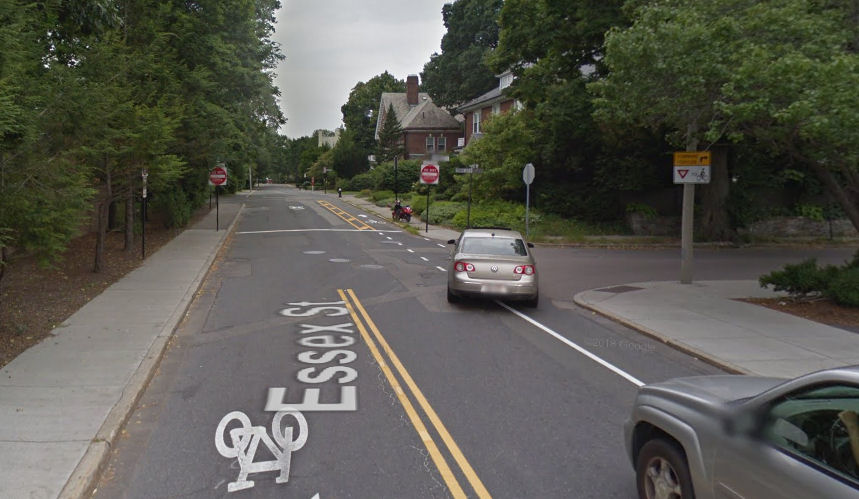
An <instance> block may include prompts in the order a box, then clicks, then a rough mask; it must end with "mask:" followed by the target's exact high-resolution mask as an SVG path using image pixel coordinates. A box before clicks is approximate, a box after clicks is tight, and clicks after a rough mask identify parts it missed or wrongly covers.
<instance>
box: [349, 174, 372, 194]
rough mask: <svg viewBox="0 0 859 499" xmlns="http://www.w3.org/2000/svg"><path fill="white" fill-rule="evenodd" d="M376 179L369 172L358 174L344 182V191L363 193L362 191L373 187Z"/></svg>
mask: <svg viewBox="0 0 859 499" xmlns="http://www.w3.org/2000/svg"><path fill="white" fill-rule="evenodd" d="M375 182H376V179H375V178H373V174H372V173H370V172H366V173H359V174H358V175H355V176H354V177H352V178H351V179H349V180H347V181H345V182H344V187H343V189H344V190H347V191H363V190H364V189H372V188H373V187H375Z"/></svg>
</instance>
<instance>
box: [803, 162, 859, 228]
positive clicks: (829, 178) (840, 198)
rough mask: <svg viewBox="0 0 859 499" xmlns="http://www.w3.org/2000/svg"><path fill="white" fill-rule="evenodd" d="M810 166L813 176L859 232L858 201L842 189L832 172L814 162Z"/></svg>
mask: <svg viewBox="0 0 859 499" xmlns="http://www.w3.org/2000/svg"><path fill="white" fill-rule="evenodd" d="M810 164H811V169H812V170H813V171H814V174H815V175H817V178H819V179H820V181H821V182H823V185H825V186H826V190H827V191H829V193H830V194H832V196H833V197H834V198H835V200H836V201H837V202H838V205H839V206H840V207H841V209H842V210H844V213H845V214H847V218H849V219H850V222H852V223H853V227H855V228H856V230H859V202H857V201H859V200H856V199H853V197H855V196H853V195H852V194H851V192H850V191H848V190H846V189H844V188H843V187H842V185H841V183H840V182H839V181H838V179H837V178H835V175H833V174H832V170H830V169H829V168H827V167H825V166H823V165H821V164H819V163H817V162H815V161H811V162H810ZM848 185H849V184H848Z"/></svg>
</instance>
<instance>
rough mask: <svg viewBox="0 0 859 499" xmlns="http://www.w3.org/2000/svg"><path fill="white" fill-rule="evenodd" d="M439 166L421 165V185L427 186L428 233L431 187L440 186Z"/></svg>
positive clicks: (427, 227)
mask: <svg viewBox="0 0 859 499" xmlns="http://www.w3.org/2000/svg"><path fill="white" fill-rule="evenodd" d="M438 177H439V171H438V166H436V165H434V164H431V163H424V164H422V165H421V183H422V184H426V186H427V211H426V218H425V220H426V224H427V225H426V232H429V211H430V186H431V185H438Z"/></svg>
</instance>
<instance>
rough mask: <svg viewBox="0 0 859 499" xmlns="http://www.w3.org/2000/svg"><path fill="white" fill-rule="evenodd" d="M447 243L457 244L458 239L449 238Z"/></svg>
mask: <svg viewBox="0 0 859 499" xmlns="http://www.w3.org/2000/svg"><path fill="white" fill-rule="evenodd" d="M447 244H456V239H448V241H447Z"/></svg>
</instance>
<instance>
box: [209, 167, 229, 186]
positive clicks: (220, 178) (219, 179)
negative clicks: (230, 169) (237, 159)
mask: <svg viewBox="0 0 859 499" xmlns="http://www.w3.org/2000/svg"><path fill="white" fill-rule="evenodd" d="M209 182H210V183H211V184H212V185H224V184H226V183H227V169H226V168H224V167H222V166H216V167H214V168H212V172H211V173H209Z"/></svg>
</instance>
